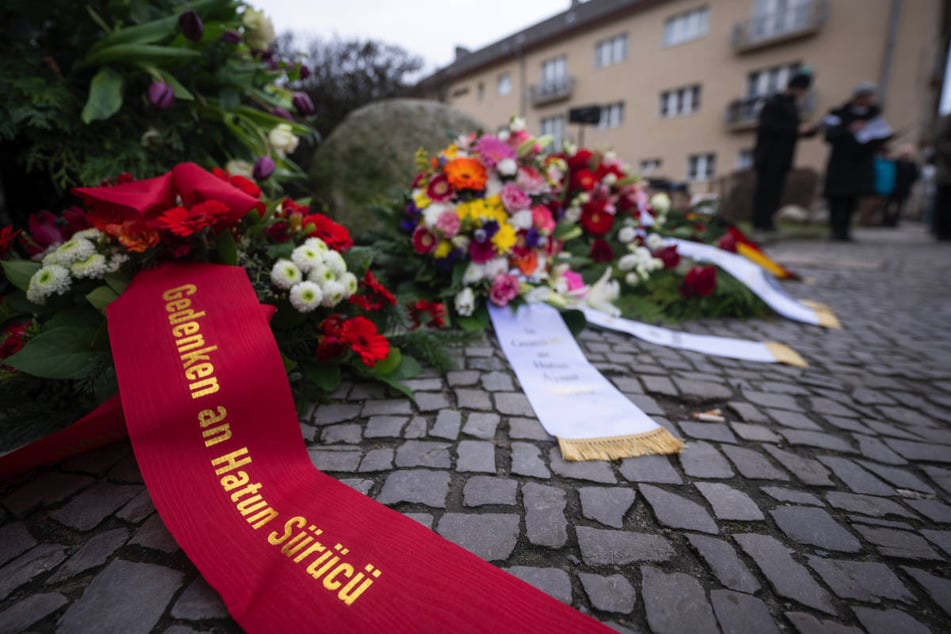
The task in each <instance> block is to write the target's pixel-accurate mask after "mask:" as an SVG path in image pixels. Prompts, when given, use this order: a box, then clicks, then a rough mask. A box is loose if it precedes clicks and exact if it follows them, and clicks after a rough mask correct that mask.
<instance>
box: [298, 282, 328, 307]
mask: <svg viewBox="0 0 951 634" xmlns="http://www.w3.org/2000/svg"><path fill="white" fill-rule="evenodd" d="M290 295H291V306H293V307H294V308H296V309H297V311H298V312H301V313H309V312H310V311H312V310H314V309H315V308H317V307H318V306H320V303H321V302H322V301H323V299H324V292H323V290H321V288H320V287H319V286H318V285H317V284H314V283H313V282H311V281H306V280H305V281H303V282H300V283H299V284H294V286H292V287H291V294H290Z"/></svg>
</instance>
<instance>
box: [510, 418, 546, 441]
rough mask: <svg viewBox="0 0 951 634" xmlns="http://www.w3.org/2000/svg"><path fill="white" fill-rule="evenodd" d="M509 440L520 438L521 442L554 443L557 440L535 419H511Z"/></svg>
mask: <svg viewBox="0 0 951 634" xmlns="http://www.w3.org/2000/svg"><path fill="white" fill-rule="evenodd" d="M509 438H518V439H521V440H547V441H554V440H555V438H554V437H553V436H552V435H551V434H549V433H548V432H547V431H545V428H544V427H542V424H541V423H539V422H538V420H537V419H534V418H520V417H511V418H509Z"/></svg>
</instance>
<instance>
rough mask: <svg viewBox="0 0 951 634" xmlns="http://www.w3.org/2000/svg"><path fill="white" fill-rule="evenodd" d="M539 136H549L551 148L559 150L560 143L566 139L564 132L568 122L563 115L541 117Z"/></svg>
mask: <svg viewBox="0 0 951 634" xmlns="http://www.w3.org/2000/svg"><path fill="white" fill-rule="evenodd" d="M540 127H541V134H542V135H543V136H544V135H546V134H550V135H551V138H552V146H553V147H555V148H561V145H562V143H563V142H564V140H565V138H566V132H567V129H568V121H567V119H566V118H565V115H563V114H559V115H552V116H550V117H543V118H542V120H541V123H540Z"/></svg>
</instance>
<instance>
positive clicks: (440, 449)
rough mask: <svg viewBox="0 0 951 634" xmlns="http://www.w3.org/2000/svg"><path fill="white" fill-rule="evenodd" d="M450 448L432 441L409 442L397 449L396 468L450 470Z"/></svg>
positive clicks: (446, 444)
mask: <svg viewBox="0 0 951 634" xmlns="http://www.w3.org/2000/svg"><path fill="white" fill-rule="evenodd" d="M449 446H450V445H449V444H448V443H442V442H433V441H431V440H407V441H406V442H404V443H403V444H401V445H400V446H399V447H397V449H396V466H397V467H433V468H436V469H448V468H449V467H450V466H452V461H451V460H450V458H449Z"/></svg>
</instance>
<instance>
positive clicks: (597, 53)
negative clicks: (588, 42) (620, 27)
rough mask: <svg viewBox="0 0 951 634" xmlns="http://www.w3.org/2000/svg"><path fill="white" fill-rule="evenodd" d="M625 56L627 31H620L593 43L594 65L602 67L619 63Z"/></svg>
mask: <svg viewBox="0 0 951 634" xmlns="http://www.w3.org/2000/svg"><path fill="white" fill-rule="evenodd" d="M626 57H627V33H622V34H621V35H617V36H615V37H612V38H610V39H607V40H602V41H600V42H598V43H597V44H595V45H594V66H595V68H603V67H605V66H611V65H612V64H620V63H621V62H623V61H624V59H625V58H626Z"/></svg>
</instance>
